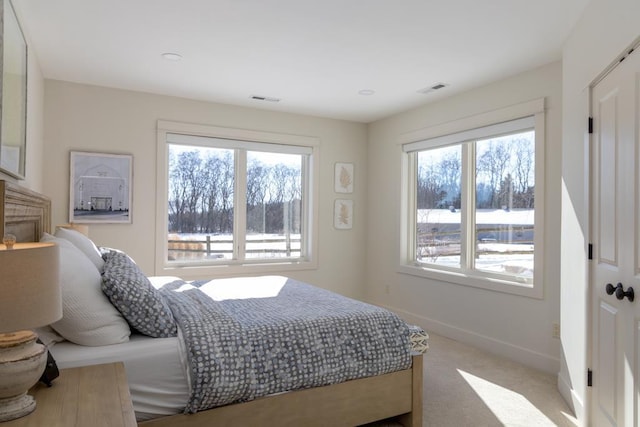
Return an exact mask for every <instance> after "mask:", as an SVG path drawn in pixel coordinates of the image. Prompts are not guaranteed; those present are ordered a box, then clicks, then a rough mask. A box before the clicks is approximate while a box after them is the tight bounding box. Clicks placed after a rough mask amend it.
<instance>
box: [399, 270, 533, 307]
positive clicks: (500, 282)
mask: <svg viewBox="0 0 640 427" xmlns="http://www.w3.org/2000/svg"><path fill="white" fill-rule="evenodd" d="M398 272H399V273H402V274H409V275H411V276H417V277H423V278H425V279H432V280H438V281H441V282H447V283H453V284H456V285H462V286H470V287H473V288H480V289H486V290H490V291H495V292H502V293H506V294H512V295H519V296H525V297H529V298H536V299H542V298H543V292H542V286H541V285H539V284H538V285H537V286H535V285H533V284H529V283H519V282H515V281H509V280H504V279H497V278H493V277H487V276H484V275H482V274H477V275H474V274H469V273H466V272H454V271H451V272H449V271H443V270H437V269H433V268H428V267H424V266H414V265H406V264H405V265H400V266H399V267H398Z"/></svg>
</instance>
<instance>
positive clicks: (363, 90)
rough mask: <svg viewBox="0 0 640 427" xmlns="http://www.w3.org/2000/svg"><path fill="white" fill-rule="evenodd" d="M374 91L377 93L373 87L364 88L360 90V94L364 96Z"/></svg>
mask: <svg viewBox="0 0 640 427" xmlns="http://www.w3.org/2000/svg"><path fill="white" fill-rule="evenodd" d="M374 93H376V91H375V90H373V89H362V90H359V91H358V94H359V95H362V96H371V95H373V94H374Z"/></svg>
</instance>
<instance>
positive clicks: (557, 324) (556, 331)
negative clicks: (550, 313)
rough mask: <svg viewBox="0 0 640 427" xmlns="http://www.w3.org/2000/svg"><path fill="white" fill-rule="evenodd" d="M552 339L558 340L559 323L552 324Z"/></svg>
mask: <svg viewBox="0 0 640 427" xmlns="http://www.w3.org/2000/svg"><path fill="white" fill-rule="evenodd" d="M553 337H554V338H560V324H559V323H554V324H553Z"/></svg>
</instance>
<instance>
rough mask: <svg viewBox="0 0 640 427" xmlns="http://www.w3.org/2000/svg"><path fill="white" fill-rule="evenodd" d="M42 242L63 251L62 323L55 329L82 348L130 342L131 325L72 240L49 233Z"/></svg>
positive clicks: (61, 259)
mask: <svg viewBox="0 0 640 427" xmlns="http://www.w3.org/2000/svg"><path fill="white" fill-rule="evenodd" d="M41 241H43V242H55V243H56V244H57V245H58V246H59V248H60V280H61V285H62V319H60V320H58V321H57V322H55V323H52V324H51V327H52V328H53V329H54V330H55V331H56V332H58V333H59V334H60V335H62V336H63V337H64V338H66V339H67V340H69V341H71V342H74V343H76V344H80V345H86V346H100V345H109V344H118V343H122V342H126V341H129V335H131V329H130V328H129V324H128V323H127V321H126V320H125V319H124V317H122V315H121V314H120V312H119V311H118V310H117V309H116V308H115V307H114V306H113V305H112V304H111V302H109V299H108V298H107V296H106V295H105V294H104V293H103V292H102V289H101V285H102V277H101V276H100V273H98V270H97V269H96V268H95V266H94V264H92V263H91V261H90V260H89V259H88V258H87V257H86V256H85V255H84V254H83V253H82V252H81V251H80V250H79V249H78V248H76V247H75V246H74V245H73V244H72V243H71V242H69V241H68V240H65V239H61V238H58V237H54V236H52V235H50V234H46V233H45V235H44V236H43V237H42V239H41Z"/></svg>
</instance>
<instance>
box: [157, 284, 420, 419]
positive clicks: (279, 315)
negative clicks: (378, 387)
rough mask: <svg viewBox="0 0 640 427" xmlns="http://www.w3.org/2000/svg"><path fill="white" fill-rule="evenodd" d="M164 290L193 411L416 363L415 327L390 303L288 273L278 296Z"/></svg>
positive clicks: (196, 286) (176, 288)
mask: <svg viewBox="0 0 640 427" xmlns="http://www.w3.org/2000/svg"><path fill="white" fill-rule="evenodd" d="M204 284H206V281H201V282H200V281H196V282H189V285H191V286H186V290H185V282H183V281H175V282H172V283H170V284H168V285H165V286H164V287H163V288H162V289H160V293H161V295H163V296H164V298H166V300H167V302H168V303H169V307H170V308H171V311H172V313H173V316H174V317H175V319H176V321H177V323H178V325H179V328H180V330H181V332H182V335H183V337H184V339H185V344H186V348H187V352H188V357H189V364H190V369H191V373H190V374H191V383H192V384H191V396H190V399H189V402H188V404H187V406H186V407H185V413H194V412H197V411H200V410H204V409H209V408H212V407H216V406H221V405H226V404H230V403H236V402H243V401H249V400H252V399H255V398H257V397H261V396H266V395H269V394H273V393H279V392H284V391H290V390H297V389H303V388H310V387H317V386H323V385H328V384H336V383H340V382H343V381H347V380H351V379H356V378H362V377H369V376H374V375H381V374H385V373H389V372H394V371H398V370H402V369H408V368H409V367H410V366H411V355H410V352H411V345H410V340H409V328H408V326H407V325H406V324H405V322H403V321H402V320H401V319H400V318H399V317H398V316H396V315H395V314H393V313H391V312H389V311H388V310H385V309H382V308H379V307H376V306H373V305H370V304H366V303H363V302H360V301H356V300H354V299H350V298H346V297H344V296H341V295H338V294H335V293H333V292H330V291H327V290H324V289H320V288H317V287H314V286H311V285H308V284H305V283H302V282H299V281H296V280H293V279H288V280H287V282H286V283H285V284H284V286H283V287H282V289H281V290H280V292H279V293H278V294H277V296H274V297H266V298H247V299H228V300H222V301H214V300H213V299H211V298H210V297H209V296H207V295H206V294H205V293H203V292H202V291H200V289H199V287H201V286H203V285H204Z"/></svg>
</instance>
